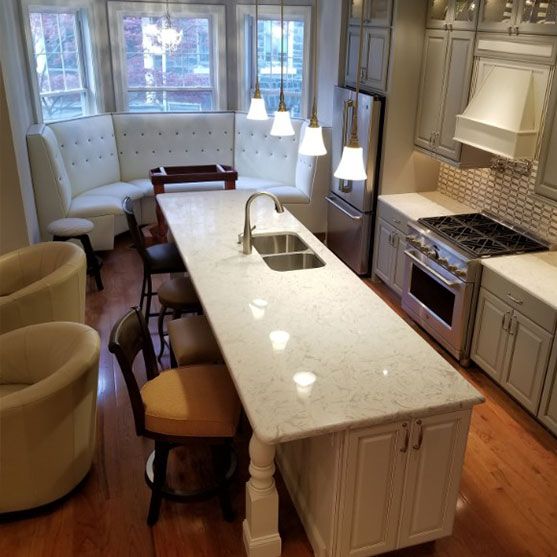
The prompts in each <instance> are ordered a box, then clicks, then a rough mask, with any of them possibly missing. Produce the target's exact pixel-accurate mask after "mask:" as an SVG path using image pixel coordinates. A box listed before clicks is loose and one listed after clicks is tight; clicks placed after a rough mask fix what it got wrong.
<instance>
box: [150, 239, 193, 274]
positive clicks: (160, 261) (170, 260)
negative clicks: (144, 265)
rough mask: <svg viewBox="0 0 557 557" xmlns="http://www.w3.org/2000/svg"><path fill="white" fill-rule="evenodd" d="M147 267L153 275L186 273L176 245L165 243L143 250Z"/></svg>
mask: <svg viewBox="0 0 557 557" xmlns="http://www.w3.org/2000/svg"><path fill="white" fill-rule="evenodd" d="M145 251H146V252H147V260H148V262H149V267H150V269H151V271H152V272H154V273H180V272H185V271H186V266H185V265H184V262H183V261H182V256H181V255H180V252H179V251H178V248H177V247H176V244H173V243H171V242H167V243H164V244H155V245H153V246H149V247H147V248H146V250H145Z"/></svg>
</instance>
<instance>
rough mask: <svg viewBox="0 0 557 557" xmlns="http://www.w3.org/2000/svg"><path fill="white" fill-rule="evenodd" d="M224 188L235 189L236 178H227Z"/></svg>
mask: <svg viewBox="0 0 557 557" xmlns="http://www.w3.org/2000/svg"><path fill="white" fill-rule="evenodd" d="M224 189H225V190H235V189H236V180H225V182H224Z"/></svg>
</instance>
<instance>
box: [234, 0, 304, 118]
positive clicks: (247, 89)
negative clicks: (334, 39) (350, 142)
mask: <svg viewBox="0 0 557 557" xmlns="http://www.w3.org/2000/svg"><path fill="white" fill-rule="evenodd" d="M248 16H250V17H252V18H253V19H254V20H255V6H254V5H249V4H238V5H237V6H236V29H237V38H236V49H237V53H238V64H237V66H238V107H239V109H240V110H243V111H245V112H247V110H248V108H249V105H250V102H251V96H252V94H253V86H254V84H255V48H252V53H251V60H248V53H247V50H248V47H247V44H248V37H247V35H246V31H247V26H246V18H247V17H248ZM259 19H260V20H263V19H280V7H279V6H272V5H263V6H262V5H260V6H259ZM299 20H303V22H304V67H303V76H302V83H303V87H302V92H301V100H300V107H301V114H300V116H299V118H301V119H306V118H307V117H308V115H309V113H310V94H311V79H310V78H311V71H310V67H311V37H312V33H313V32H314V29H313V28H312V20H313V18H312V7H311V6H285V7H284V21H285V22H286V21H299ZM254 22H255V21H254ZM250 29H251V33H252V37H251V38H249V42H250V44H252V45H253V44H254V40H255V32H256V30H255V25H252V26H251V27H250ZM267 108H268V109H269V107H267ZM288 108H290V107H288Z"/></svg>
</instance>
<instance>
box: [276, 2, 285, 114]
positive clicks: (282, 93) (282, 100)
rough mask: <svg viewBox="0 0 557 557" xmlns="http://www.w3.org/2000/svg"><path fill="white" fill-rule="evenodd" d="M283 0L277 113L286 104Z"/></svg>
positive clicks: (281, 4)
mask: <svg viewBox="0 0 557 557" xmlns="http://www.w3.org/2000/svg"><path fill="white" fill-rule="evenodd" d="M283 66H284V0H280V95H279V106H278V111H279V112H286V111H287V108H286V103H285V102H284V68H283Z"/></svg>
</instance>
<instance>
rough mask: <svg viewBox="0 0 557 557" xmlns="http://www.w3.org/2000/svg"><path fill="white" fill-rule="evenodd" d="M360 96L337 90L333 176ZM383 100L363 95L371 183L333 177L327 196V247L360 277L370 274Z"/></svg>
mask: <svg viewBox="0 0 557 557" xmlns="http://www.w3.org/2000/svg"><path fill="white" fill-rule="evenodd" d="M355 100H356V93H355V92H354V91H352V90H351V89H345V88H343V87H335V96H334V116H333V152H332V164H333V173H334V171H335V170H336V168H337V166H338V163H339V162H340V159H341V156H342V150H343V147H344V145H345V144H346V142H347V140H348V139H349V137H350V131H351V122H352V114H353V111H354V107H355ZM382 103H383V100H382V99H381V97H375V96H372V95H368V94H365V93H360V96H359V101H358V130H359V139H360V145H361V146H362V147H363V150H364V164H365V166H366V169H367V180H365V181H361V182H358V181H348V180H338V179H337V178H335V177H334V176H333V178H332V182H331V189H330V192H329V195H328V196H327V245H328V247H329V249H331V250H332V251H333V252H334V253H335V254H336V255H337V256H338V257H340V259H342V260H343V261H344V262H345V263H346V264H347V265H348V266H349V267H350V268H351V269H352V270H353V271H354V272H355V273H357V274H358V275H367V274H368V273H369V271H370V262H371V248H372V246H371V240H372V238H371V237H372V232H373V228H372V226H373V211H374V210H375V205H376V199H377V187H378V183H377V181H378V173H379V160H380V133H381V125H382V117H383V110H382Z"/></svg>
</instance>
